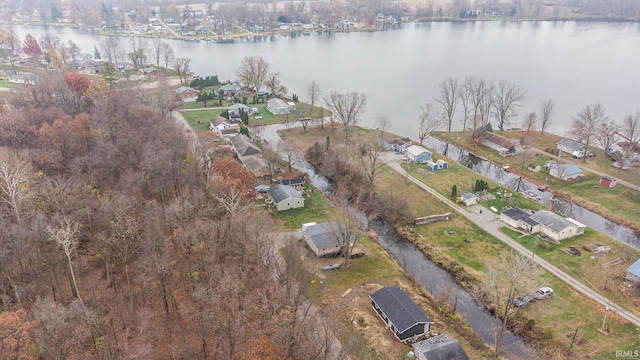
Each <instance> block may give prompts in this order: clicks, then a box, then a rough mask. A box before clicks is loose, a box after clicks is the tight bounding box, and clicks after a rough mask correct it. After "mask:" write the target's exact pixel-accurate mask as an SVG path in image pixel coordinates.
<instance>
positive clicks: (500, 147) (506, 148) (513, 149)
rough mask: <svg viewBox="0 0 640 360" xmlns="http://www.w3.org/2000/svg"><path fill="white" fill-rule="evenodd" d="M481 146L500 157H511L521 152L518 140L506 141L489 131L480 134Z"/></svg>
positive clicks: (504, 138)
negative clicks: (495, 152)
mask: <svg viewBox="0 0 640 360" xmlns="http://www.w3.org/2000/svg"><path fill="white" fill-rule="evenodd" d="M482 145H484V146H486V147H488V148H489V149H492V150H495V151H497V152H498V154H500V155H501V156H511V155H516V154H520V153H521V152H522V146H521V145H520V142H519V141H518V140H516V139H508V138H506V137H504V136H501V135H498V134H496V133H493V132H491V131H485V132H484V133H483V134H482Z"/></svg>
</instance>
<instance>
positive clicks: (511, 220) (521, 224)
mask: <svg viewBox="0 0 640 360" xmlns="http://www.w3.org/2000/svg"><path fill="white" fill-rule="evenodd" d="M531 215H532V213H531V211H528V212H527V211H524V210H522V209H520V208H511V209H507V210H504V211H503V212H502V213H500V220H501V221H502V222H504V223H505V224H507V225H509V226H511V227H513V228H516V229H522V230H524V231H525V232H528V233H529V234H535V233H537V232H538V231H540V228H541V226H540V224H539V223H538V222H536V221H535V220H532V219H531Z"/></svg>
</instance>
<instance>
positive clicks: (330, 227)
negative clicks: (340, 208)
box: [305, 221, 344, 248]
mask: <svg viewBox="0 0 640 360" xmlns="http://www.w3.org/2000/svg"><path fill="white" fill-rule="evenodd" d="M339 226H344V225H341V224H339V223H338V222H337V221H331V222H325V223H322V224H315V225H311V226H308V227H307V230H306V231H305V232H306V233H307V235H309V237H310V238H311V240H313V242H314V244H316V246H317V247H318V248H325V247H328V246H336V245H338V240H337V238H338V236H339V233H340V229H339Z"/></svg>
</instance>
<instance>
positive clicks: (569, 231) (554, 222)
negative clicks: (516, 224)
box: [529, 210, 587, 242]
mask: <svg viewBox="0 0 640 360" xmlns="http://www.w3.org/2000/svg"><path fill="white" fill-rule="evenodd" d="M529 219H531V220H533V221H535V222H537V223H538V224H540V225H541V228H540V232H542V233H543V234H544V235H546V236H547V237H549V238H550V239H551V240H553V241H555V242H559V241H560V240H564V239H569V238H572V237H574V236H577V235H582V234H584V229H586V228H587V226H586V225H584V224H582V223H580V222H578V221H576V220H573V219H571V218H563V217H562V216H560V215H558V214H556V213H553V212H551V211H547V210H540V211H538V212H536V213H535V214H533V215H531V217H530V218H529Z"/></svg>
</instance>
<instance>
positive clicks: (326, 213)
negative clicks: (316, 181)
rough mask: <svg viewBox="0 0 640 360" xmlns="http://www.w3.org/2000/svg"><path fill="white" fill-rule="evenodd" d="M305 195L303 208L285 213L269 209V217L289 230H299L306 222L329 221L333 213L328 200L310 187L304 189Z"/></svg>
mask: <svg viewBox="0 0 640 360" xmlns="http://www.w3.org/2000/svg"><path fill="white" fill-rule="evenodd" d="M306 193H307V196H306V198H305V201H304V207H302V208H298V209H289V210H285V211H275V210H274V209H273V208H271V209H269V212H270V214H271V216H273V218H274V219H276V220H277V221H278V222H279V223H280V224H281V225H282V226H283V227H284V228H286V229H289V230H299V229H300V227H301V226H302V224H304V223H308V222H317V223H320V222H325V221H329V218H331V213H332V212H333V211H334V210H333V208H332V207H331V204H330V203H329V200H327V198H326V197H325V196H324V195H323V194H322V193H321V192H320V191H318V190H316V189H315V188H313V187H310V186H309V187H306Z"/></svg>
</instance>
